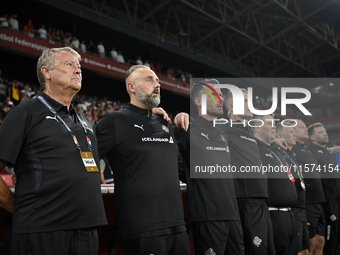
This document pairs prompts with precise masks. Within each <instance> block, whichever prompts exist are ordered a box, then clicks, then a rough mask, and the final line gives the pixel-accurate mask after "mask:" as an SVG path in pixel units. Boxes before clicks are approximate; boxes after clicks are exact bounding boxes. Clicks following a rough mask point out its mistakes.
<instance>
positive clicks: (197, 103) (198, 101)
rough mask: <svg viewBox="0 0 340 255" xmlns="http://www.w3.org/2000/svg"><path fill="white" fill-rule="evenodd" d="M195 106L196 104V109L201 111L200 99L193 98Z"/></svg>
mask: <svg viewBox="0 0 340 255" xmlns="http://www.w3.org/2000/svg"><path fill="white" fill-rule="evenodd" d="M195 104H196V106H197V108H198V109H201V107H202V100H201V97H195Z"/></svg>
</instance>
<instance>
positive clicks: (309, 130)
mask: <svg viewBox="0 0 340 255" xmlns="http://www.w3.org/2000/svg"><path fill="white" fill-rule="evenodd" d="M317 127H323V125H322V123H321V122H316V123H313V124H311V125H309V126H308V136H309V138H310V137H311V136H312V135H314V131H315V128H317Z"/></svg>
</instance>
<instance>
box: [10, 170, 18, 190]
mask: <svg viewBox="0 0 340 255" xmlns="http://www.w3.org/2000/svg"><path fill="white" fill-rule="evenodd" d="M11 181H12V185H13V187H15V184H16V183H17V175H16V174H15V173H14V174H12V176H11Z"/></svg>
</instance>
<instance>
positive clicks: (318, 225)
mask: <svg viewBox="0 0 340 255" xmlns="http://www.w3.org/2000/svg"><path fill="white" fill-rule="evenodd" d="M306 215H307V222H308V232H309V238H310V239H311V238H314V237H315V235H316V234H318V235H321V236H325V234H326V219H325V209H324V205H323V204H321V203H319V204H307V205H306Z"/></svg>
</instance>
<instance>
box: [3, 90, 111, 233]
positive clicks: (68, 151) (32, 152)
mask: <svg viewBox="0 0 340 255" xmlns="http://www.w3.org/2000/svg"><path fill="white" fill-rule="evenodd" d="M40 95H41V96H43V97H44V98H45V99H46V101H47V102H48V103H49V104H50V105H51V106H52V107H53V108H54V109H55V110H56V111H57V112H58V114H59V115H60V117H61V118H62V119H63V120H64V121H65V122H66V124H67V125H68V126H69V127H70V129H71V130H72V131H73V132H74V134H75V136H76V137H77V139H78V142H79V144H80V147H81V150H82V151H88V146H87V141H86V137H85V132H84V130H83V128H82V126H81V125H80V122H79V120H78V118H76V112H75V111H74V109H73V107H72V106H71V108H70V111H67V108H66V107H65V106H63V105H62V104H60V103H58V102H56V101H55V100H53V99H51V98H50V97H49V96H47V95H46V94H44V93H40ZM78 116H79V118H80V120H81V121H82V123H84V125H85V126H86V128H87V130H88V133H89V136H90V139H91V141H92V145H93V154H94V158H95V161H96V163H97V165H98V166H99V158H98V152H97V140H96V136H95V135H94V133H93V132H94V129H95V122H94V121H93V120H90V119H87V118H86V117H85V116H84V115H82V114H78ZM0 144H1V146H0V158H1V159H2V160H5V161H8V162H9V163H11V164H13V165H14V169H15V172H16V175H17V183H16V188H15V202H14V213H13V232H14V233H32V232H48V231H58V230H67V229H78V228H88V227H95V226H99V225H104V224H106V223H107V222H106V217H105V211H104V205H103V201H102V196H101V190H100V174H99V172H92V173H89V172H87V171H86V168H85V166H84V164H83V161H82V158H81V156H80V153H79V150H78V149H77V148H76V146H75V144H74V141H73V139H72V137H71V135H70V133H69V132H68V131H67V129H66V128H65V127H64V125H62V124H61V123H60V122H59V121H57V120H56V119H54V115H53V114H52V113H51V112H50V110H49V109H48V108H47V107H46V106H45V105H43V103H41V102H40V101H39V100H38V99H37V98H34V99H31V100H28V101H25V102H23V103H22V104H20V105H18V106H16V107H14V108H13V109H12V110H11V111H10V112H9V114H8V115H7V117H6V119H5V120H4V122H3V124H2V126H1V129H0Z"/></svg>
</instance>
